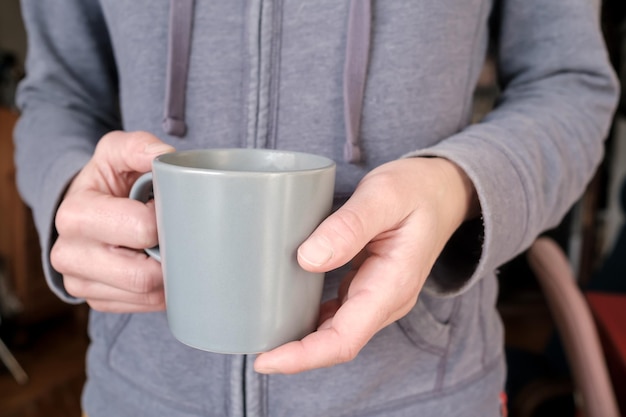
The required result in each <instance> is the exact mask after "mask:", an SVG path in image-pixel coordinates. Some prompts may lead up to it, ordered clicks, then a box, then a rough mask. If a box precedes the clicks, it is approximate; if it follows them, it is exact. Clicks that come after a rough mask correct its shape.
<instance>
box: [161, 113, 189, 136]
mask: <svg viewBox="0 0 626 417" xmlns="http://www.w3.org/2000/svg"><path fill="white" fill-rule="evenodd" d="M163 130H165V133H167V134H169V135H172V136H178V137H179V138H181V137H183V136H185V133H187V124H186V123H185V121H184V120H178V119H174V118H172V117H166V118H165V119H163Z"/></svg>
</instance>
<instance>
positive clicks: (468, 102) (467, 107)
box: [457, 2, 487, 131]
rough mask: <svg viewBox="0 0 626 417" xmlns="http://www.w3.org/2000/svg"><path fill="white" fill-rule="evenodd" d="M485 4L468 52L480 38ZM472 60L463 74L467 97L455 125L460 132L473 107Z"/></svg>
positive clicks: (474, 49)
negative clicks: (471, 92) (471, 91)
mask: <svg viewBox="0 0 626 417" xmlns="http://www.w3.org/2000/svg"><path fill="white" fill-rule="evenodd" d="M486 3H487V2H481V4H480V10H479V11H478V13H479V16H480V18H479V19H476V27H475V28H474V37H473V40H472V47H471V48H470V49H469V51H476V50H477V48H476V44H477V43H478V39H479V37H480V33H481V32H480V29H481V28H482V27H483V25H482V24H481V23H482V22H483V18H484V15H485V7H486ZM473 63H474V60H472V59H469V60H468V68H467V72H466V74H465V97H467V99H466V101H465V104H464V105H463V110H462V111H461V114H460V115H459V122H458V123H457V131H460V130H461V129H462V128H463V127H465V126H466V125H467V122H468V117H469V116H470V109H471V107H472V105H473V100H472V96H473V94H470V90H472V89H474V88H475V85H474V84H473V83H472V82H470V81H471V80H472V68H474V65H473Z"/></svg>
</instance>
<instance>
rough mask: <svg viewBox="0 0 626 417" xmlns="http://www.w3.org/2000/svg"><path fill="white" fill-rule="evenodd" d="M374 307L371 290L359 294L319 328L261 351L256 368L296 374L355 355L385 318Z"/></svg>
mask: <svg viewBox="0 0 626 417" xmlns="http://www.w3.org/2000/svg"><path fill="white" fill-rule="evenodd" d="M371 307H372V300H371V295H370V294H367V293H361V294H358V295H355V296H354V297H353V298H351V299H350V300H348V301H347V302H346V303H345V304H343V305H342V306H341V308H340V309H339V310H337V314H336V315H335V316H334V317H333V318H331V319H327V320H326V321H325V322H324V323H323V324H322V326H320V328H319V329H318V330H317V331H316V332H314V333H311V334H309V335H308V336H306V337H305V338H303V339H302V340H300V341H295V342H290V343H287V344H285V345H282V346H280V347H278V348H276V349H274V350H272V351H270V352H266V353H262V354H260V355H259V356H258V357H257V359H256V361H255V363H254V368H255V370H256V371H257V372H260V373H283V374H293V373H298V372H303V371H306V370H311V369H318V368H325V367H329V366H333V365H336V364H339V363H343V362H348V361H350V360H352V359H354V358H355V357H356V355H357V354H358V353H359V351H360V350H361V349H362V348H363V346H365V343H367V341H368V340H370V339H371V338H372V336H373V335H374V334H375V333H376V332H377V331H378V330H379V326H380V325H381V324H382V322H384V320H381V317H378V316H377V315H378V312H376V309H372V308H371Z"/></svg>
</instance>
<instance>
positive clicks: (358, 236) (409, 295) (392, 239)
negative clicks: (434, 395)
mask: <svg viewBox="0 0 626 417" xmlns="http://www.w3.org/2000/svg"><path fill="white" fill-rule="evenodd" d="M479 210H480V208H479V204H478V202H477V198H476V192H475V190H474V186H473V184H472V183H471V181H470V180H469V178H468V177H467V175H466V174H465V173H464V172H463V171H462V170H461V169H460V168H459V167H458V166H457V165H456V164H454V163H452V162H450V161H449V160H446V159H442V158H422V157H418V158H407V159H400V160H396V161H393V162H389V163H387V164H385V165H382V166H380V167H378V168H376V169H375V170H373V171H372V172H370V173H369V174H368V175H367V176H365V178H363V180H362V181H361V183H360V184H359V186H358V187H357V189H356V190H355V192H354V194H353V195H352V197H351V198H350V199H349V200H348V201H347V202H346V204H344V205H343V206H342V207H341V208H340V209H339V210H337V211H336V212H335V213H333V214H332V215H331V216H329V217H328V218H327V219H326V220H325V221H324V222H323V223H322V224H321V225H320V226H319V227H318V228H317V229H316V230H315V231H314V232H313V233H312V234H311V236H310V237H309V238H308V239H307V240H306V241H305V242H304V243H303V244H302V245H301V246H300V248H299V250H298V262H299V263H300V265H301V266H302V267H303V268H304V269H306V270H309V271H315V272H327V271H330V270H332V269H335V268H338V267H340V266H342V265H344V264H346V263H347V262H349V261H351V260H352V261H353V262H352V263H353V270H352V271H351V272H350V273H348V275H347V276H346V277H345V278H344V280H343V282H342V284H341V287H340V290H339V294H338V297H337V299H334V300H330V301H328V302H326V303H324V305H322V309H321V314H320V325H319V327H318V329H317V331H315V332H313V333H311V334H309V335H308V336H306V337H305V338H303V339H302V340H299V341H295V342H290V343H287V344H285V345H282V346H280V347H278V348H276V349H274V350H272V351H269V352H266V353H262V354H260V355H259V356H258V357H257V359H256V362H255V365H254V367H255V370H256V371H257V372H261V373H284V374H292V373H298V372H302V371H306V370H311V369H317V368H323V367H328V366H333V365H336V364H340V363H343V362H348V361H350V360H352V359H354V358H355V357H356V356H357V354H358V353H359V351H360V350H361V349H362V348H363V347H364V346H365V344H366V343H367V342H368V341H369V340H370V339H371V338H372V337H373V336H374V335H375V334H376V333H377V332H378V331H379V330H381V329H382V328H384V327H385V326H387V325H389V324H391V323H393V322H394V321H396V320H398V319H400V318H401V317H403V316H404V315H406V314H407V313H408V312H409V311H410V310H411V308H413V306H414V305H415V303H416V301H417V297H418V296H419V293H420V291H421V289H422V286H423V285H424V281H425V280H426V278H427V277H428V274H429V273H430V270H431V268H432V267H433V265H434V263H435V260H436V259H437V257H438V256H439V254H440V253H441V251H442V250H443V248H444V246H445V244H446V242H447V241H448V239H449V238H450V237H451V236H452V234H453V233H454V231H455V230H456V229H457V228H458V227H459V225H461V223H462V222H463V221H464V220H466V219H468V218H472V217H474V216H476V215H478V214H479Z"/></svg>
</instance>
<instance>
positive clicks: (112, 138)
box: [94, 131, 174, 173]
mask: <svg viewBox="0 0 626 417" xmlns="http://www.w3.org/2000/svg"><path fill="white" fill-rule="evenodd" d="M172 151H174V148H173V147H172V146H170V145H168V144H166V143H164V142H162V141H161V140H160V139H159V138H157V137H156V136H154V135H152V134H150V133H148V132H141V131H138V132H121V131H116V132H111V133H108V134H106V135H105V136H103V137H102V139H101V140H100V141H99V142H98V145H97V146H96V150H95V152H94V161H96V162H97V165H99V166H101V167H111V168H113V170H114V171H115V172H117V173H123V172H147V171H149V170H150V168H151V165H152V160H153V159H154V158H155V157H156V156H158V155H161V154H164V153H168V152H172Z"/></svg>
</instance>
